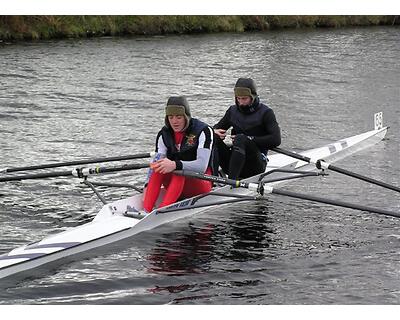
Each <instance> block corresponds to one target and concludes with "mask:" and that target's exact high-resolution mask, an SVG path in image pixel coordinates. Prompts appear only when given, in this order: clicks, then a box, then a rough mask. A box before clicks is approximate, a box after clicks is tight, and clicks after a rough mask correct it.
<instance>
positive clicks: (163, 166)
mask: <svg viewBox="0 0 400 320" xmlns="http://www.w3.org/2000/svg"><path fill="white" fill-rule="evenodd" d="M151 168H152V169H153V170H154V171H155V172H158V173H162V174H165V173H170V172H172V171H174V170H175V169H176V163H175V161H172V160H169V159H168V158H164V159H161V160H158V161H156V162H153V163H152V164H151Z"/></svg>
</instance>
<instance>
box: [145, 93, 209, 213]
mask: <svg viewBox="0 0 400 320" xmlns="http://www.w3.org/2000/svg"><path fill="white" fill-rule="evenodd" d="M213 140H214V139H213V129H212V128H211V127H210V126H208V125H207V124H206V123H204V122H202V121H200V120H198V119H195V118H192V117H191V114H190V109H189V104H188V101H187V100H186V98H185V97H183V96H173V97H170V98H169V99H168V101H167V106H166V108H165V126H164V127H163V128H162V129H161V130H160V131H159V133H158V135H157V139H156V156H155V158H154V160H153V162H152V163H151V165H150V167H151V169H150V171H149V175H148V183H147V187H146V188H145V193H144V199H143V208H144V210H145V212H151V211H152V210H153V208H154V206H155V204H156V201H157V199H158V197H159V195H160V190H161V186H162V185H163V186H164V187H165V189H166V192H165V194H164V197H163V198H162V201H161V203H160V205H159V206H158V207H159V208H161V207H164V206H167V205H170V204H172V203H174V202H176V201H177V200H179V199H181V198H189V197H193V196H196V195H199V194H202V193H206V192H209V191H211V188H212V183H211V182H210V181H204V180H200V179H194V178H187V177H184V176H181V175H176V174H174V173H173V171H174V170H189V171H196V172H201V173H205V174H212V169H211V163H212V156H213V142H214V141H213Z"/></svg>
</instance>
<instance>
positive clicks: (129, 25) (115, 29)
mask: <svg viewBox="0 0 400 320" xmlns="http://www.w3.org/2000/svg"><path fill="white" fill-rule="evenodd" d="M399 24H400V17H399V16H0V40H33V39H52V38H81V37H96V36H124V35H160V34H190V33H212V32H244V31H266V30H273V29H279V28H320V27H329V28H340V27H347V26H375V25H399Z"/></svg>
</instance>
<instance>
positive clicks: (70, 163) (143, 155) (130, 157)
mask: <svg viewBox="0 0 400 320" xmlns="http://www.w3.org/2000/svg"><path fill="white" fill-rule="evenodd" d="M154 155H155V152H147V153H137V154H130V155H126V156H114V157H107V158H104V157H102V158H94V159H86V160H84V159H82V160H74V161H66V162H55V163H46V164H39V165H33V166H26V167H10V168H4V169H0V173H10V172H17V171H32V170H38V169H49V168H59V167H67V166H76V165H81V164H91V163H100V162H111V161H122V160H133V159H144V158H149V157H152V156H154Z"/></svg>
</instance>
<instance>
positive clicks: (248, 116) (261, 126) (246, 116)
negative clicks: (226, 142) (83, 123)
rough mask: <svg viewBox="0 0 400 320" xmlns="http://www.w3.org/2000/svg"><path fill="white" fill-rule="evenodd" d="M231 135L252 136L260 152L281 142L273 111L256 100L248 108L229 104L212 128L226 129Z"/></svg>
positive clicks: (266, 150) (265, 151) (264, 151)
mask: <svg viewBox="0 0 400 320" xmlns="http://www.w3.org/2000/svg"><path fill="white" fill-rule="evenodd" d="M231 127H232V135H237V134H244V135H246V136H250V137H254V138H253V141H254V142H255V143H256V145H257V147H258V148H259V149H260V151H261V152H262V153H265V154H266V153H267V152H268V149H271V148H274V147H277V146H279V145H280V144H281V131H280V128H279V124H278V122H277V121H276V118H275V114H274V111H273V110H272V109H271V108H269V107H267V106H266V105H265V104H263V103H260V102H258V99H257V103H256V104H254V105H252V106H251V107H249V108H248V109H246V108H243V107H239V106H237V105H233V106H230V107H229V109H228V110H227V111H226V113H225V115H224V116H223V118H222V119H221V120H220V121H219V122H218V123H217V124H216V125H215V126H214V129H224V130H228V129H229V128H231Z"/></svg>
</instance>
